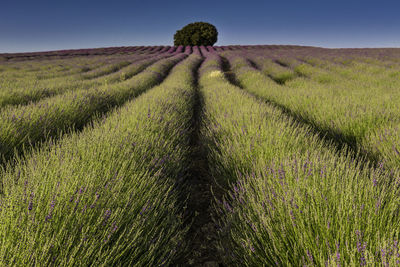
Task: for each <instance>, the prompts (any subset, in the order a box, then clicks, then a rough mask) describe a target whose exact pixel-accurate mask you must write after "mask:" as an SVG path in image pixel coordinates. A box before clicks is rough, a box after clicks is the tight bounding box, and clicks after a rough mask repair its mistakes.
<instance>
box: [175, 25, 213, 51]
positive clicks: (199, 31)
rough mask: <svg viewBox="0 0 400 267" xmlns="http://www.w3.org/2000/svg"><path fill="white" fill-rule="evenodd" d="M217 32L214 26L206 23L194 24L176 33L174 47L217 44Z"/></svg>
mask: <svg viewBox="0 0 400 267" xmlns="http://www.w3.org/2000/svg"><path fill="white" fill-rule="evenodd" d="M217 37H218V31H217V28H215V26H214V25H212V24H210V23H207V22H194V23H190V24H188V25H186V26H185V27H183V28H182V29H180V30H178V31H176V33H175V35H174V45H175V46H179V45H184V46H186V45H190V46H194V45H204V46H207V45H211V46H212V45H213V44H215V43H216V42H217Z"/></svg>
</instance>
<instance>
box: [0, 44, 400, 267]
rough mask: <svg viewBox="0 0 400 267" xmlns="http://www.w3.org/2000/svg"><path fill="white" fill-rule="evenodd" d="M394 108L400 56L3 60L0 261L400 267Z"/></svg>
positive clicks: (129, 50) (90, 55)
mask: <svg viewBox="0 0 400 267" xmlns="http://www.w3.org/2000/svg"><path fill="white" fill-rule="evenodd" d="M399 103H400V49H395V48H382V49H324V48H317V47H305V46H290V45H288V46H283V45H260V46H219V47H218V46H216V47H204V46H200V47H196V46H195V47H183V46H180V47H169V46H140V47H111V48H99V49H81V50H64V51H50V52H38V53H17V54H0V157H1V158H0V165H1V167H0V181H1V186H0V265H1V266H14V265H15V266H67V265H68V266H70V265H71V266H76V265H77V266H86V265H101V266H375V265H376V266H381V265H383V266H396V265H400V251H399V246H400V244H399V243H398V242H399V239H400V214H399V212H400V189H399V185H400V104H399ZM218 264H219V265H218Z"/></svg>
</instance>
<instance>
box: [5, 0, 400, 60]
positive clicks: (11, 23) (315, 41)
mask: <svg viewBox="0 0 400 267" xmlns="http://www.w3.org/2000/svg"><path fill="white" fill-rule="evenodd" d="M195 21H205V22H209V23H211V24H214V25H215V26H216V27H217V29H218V32H219V36H218V42H217V43H216V45H230V44H297V45H311V46H322V47H400V1H399V0H397V1H395V0H392V1H387V0H380V1H378V0H375V1H370V0H363V1H362V0H310V1H308V0H303V1H301V0H296V1H295V0H276V1H275V0H273V1H271V0H264V1H255V0H247V1H246V0H240V1H239V0H238V1H218V0H215V1H209V0H201V1H190V0H185V1H180V0H166V1H156V0H142V1H136V0H130V1H125V0H114V1H113V0H108V1H103V0H97V1H93V0H80V1H78V0H69V1H64V0H53V1H43V0H1V4H0V53H1V52H22V51H46V50H60V49H70V48H94V47H108V46H135V45H172V44H173V35H174V33H175V32H176V30H178V29H180V28H182V27H183V26H185V25H186V24H188V23H190V22H195Z"/></svg>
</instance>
